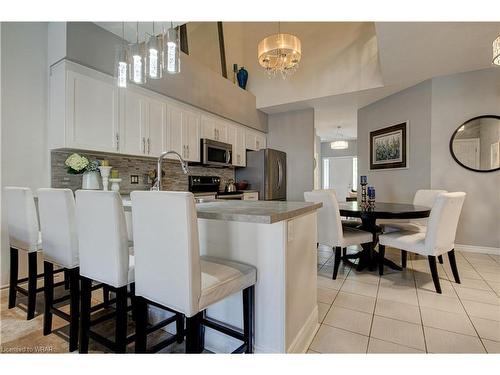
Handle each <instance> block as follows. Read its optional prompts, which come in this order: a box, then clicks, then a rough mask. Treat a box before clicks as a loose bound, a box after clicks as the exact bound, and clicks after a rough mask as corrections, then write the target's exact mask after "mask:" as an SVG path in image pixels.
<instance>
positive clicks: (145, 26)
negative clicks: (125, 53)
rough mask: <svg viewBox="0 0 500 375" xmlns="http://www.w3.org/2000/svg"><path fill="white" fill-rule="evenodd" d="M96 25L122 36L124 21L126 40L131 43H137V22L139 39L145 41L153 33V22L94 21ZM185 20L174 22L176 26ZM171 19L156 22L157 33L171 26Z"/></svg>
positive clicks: (155, 29)
mask: <svg viewBox="0 0 500 375" xmlns="http://www.w3.org/2000/svg"><path fill="white" fill-rule="evenodd" d="M94 23H95V24H96V25H98V26H100V27H102V28H103V29H105V30H108V31H110V32H112V33H113V34H116V35H118V36H119V37H120V38H121V37H122V23H123V29H124V32H125V33H124V34H125V40H127V41H128V42H130V43H135V42H136V40H137V38H136V35H137V24H138V26H139V41H140V42H143V41H145V40H147V39H148V38H149V36H148V34H149V35H151V34H152V33H153V22H139V23H137V22H94ZM184 23H185V22H173V25H174V26H179V25H182V24H184ZM170 25H171V24H170V21H160V22H154V31H155V34H158V33H160V32H161V31H162V30H167V29H168V28H170Z"/></svg>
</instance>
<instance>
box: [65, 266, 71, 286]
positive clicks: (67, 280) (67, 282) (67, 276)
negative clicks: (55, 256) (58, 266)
mask: <svg viewBox="0 0 500 375" xmlns="http://www.w3.org/2000/svg"><path fill="white" fill-rule="evenodd" d="M70 277H71V276H70V270H68V269H66V268H65V269H64V289H66V290H68V289H69V288H70V285H69V284H70V281H69V279H70Z"/></svg>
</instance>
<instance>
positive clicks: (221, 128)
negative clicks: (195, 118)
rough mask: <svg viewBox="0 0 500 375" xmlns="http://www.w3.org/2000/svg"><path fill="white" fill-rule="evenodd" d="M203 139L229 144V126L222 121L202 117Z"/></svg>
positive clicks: (205, 116)
mask: <svg viewBox="0 0 500 375" xmlns="http://www.w3.org/2000/svg"><path fill="white" fill-rule="evenodd" d="M200 121H201V138H207V139H211V140H213V141H219V142H227V143H229V142H228V124H227V123H226V121H224V120H222V119H218V118H215V117H212V116H208V115H201V120H200Z"/></svg>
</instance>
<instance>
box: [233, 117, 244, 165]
mask: <svg viewBox="0 0 500 375" xmlns="http://www.w3.org/2000/svg"><path fill="white" fill-rule="evenodd" d="M233 153H234V154H235V156H234V160H235V161H236V164H235V165H237V166H239V167H246V166H247V149H246V143H245V129H244V128H242V127H241V126H238V127H237V128H236V149H235V148H234V147H233Z"/></svg>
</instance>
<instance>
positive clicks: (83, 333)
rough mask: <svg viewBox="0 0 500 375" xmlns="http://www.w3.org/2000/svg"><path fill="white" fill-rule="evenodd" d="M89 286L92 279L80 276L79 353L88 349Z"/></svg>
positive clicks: (86, 351)
mask: <svg viewBox="0 0 500 375" xmlns="http://www.w3.org/2000/svg"><path fill="white" fill-rule="evenodd" d="M91 287H92V280H90V279H88V278H86V277H83V276H82V277H81V293H80V303H81V310H80V344H79V345H78V349H79V352H80V353H88V351H89V330H90V304H91V293H92V291H91Z"/></svg>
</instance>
